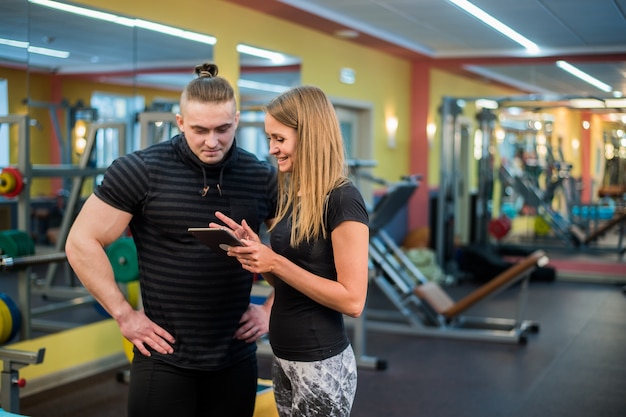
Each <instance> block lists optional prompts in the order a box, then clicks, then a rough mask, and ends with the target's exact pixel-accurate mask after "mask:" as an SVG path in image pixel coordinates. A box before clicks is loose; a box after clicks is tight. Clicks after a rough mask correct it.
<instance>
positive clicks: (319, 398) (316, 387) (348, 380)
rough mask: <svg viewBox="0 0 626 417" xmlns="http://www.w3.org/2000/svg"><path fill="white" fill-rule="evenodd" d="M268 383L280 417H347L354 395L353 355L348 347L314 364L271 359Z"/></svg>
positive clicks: (354, 364) (354, 370) (355, 381)
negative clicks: (271, 382) (271, 381)
mask: <svg viewBox="0 0 626 417" xmlns="http://www.w3.org/2000/svg"><path fill="white" fill-rule="evenodd" d="M272 380H273V385H274V397H275V399H276V406H277V408H278V414H279V415H280V417H312V416H320V417H321V416H324V417H348V416H349V415H350V410H351V408H352V402H353V401H354V395H355V394H356V383H357V370H356V359H355V357H354V351H353V350H352V346H348V347H347V348H346V349H345V350H344V351H343V352H341V353H339V354H338V355H335V356H333V357H332V358H328V359H324V360H321V361H314V362H294V361H288V360H284V359H280V358H277V357H274V363H273V365H272Z"/></svg>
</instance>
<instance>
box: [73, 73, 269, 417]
mask: <svg viewBox="0 0 626 417" xmlns="http://www.w3.org/2000/svg"><path fill="white" fill-rule="evenodd" d="M217 72H218V68H217V66H216V65H214V64H210V63H205V64H203V65H199V66H197V67H196V74H197V75H198V78H196V79H194V80H192V81H191V82H190V83H189V84H188V85H187V86H186V87H185V90H184V91H183V93H182V95H181V101H180V107H181V109H180V114H178V115H177V116H176V120H177V124H178V127H179V129H180V132H181V133H180V134H179V135H176V136H175V137H173V138H172V139H171V140H170V141H167V142H163V143H159V144H156V145H153V146H151V147H148V148H147V149H145V150H139V151H136V152H134V153H131V154H129V155H126V156H123V157H121V158H118V159H117V160H116V161H115V162H114V163H113V164H112V165H111V166H110V167H109V168H108V169H107V172H106V173H105V176H104V180H103V182H102V184H101V185H99V186H98V187H97V188H96V189H95V190H94V193H93V195H91V196H90V197H89V198H88V199H87V201H86V202H85V205H84V206H83V208H82V210H81V212H80V213H79V215H78V217H77V219H76V220H75V222H74V224H73V226H72V228H71V230H70V233H69V236H68V239H67V243H66V248H65V249H66V253H67V257H68V260H69V262H70V264H71V266H72V268H73V269H74V271H75V273H76V275H77V276H78V277H79V279H80V280H81V282H82V283H83V284H84V286H85V287H86V288H87V290H88V291H89V292H90V293H91V294H93V296H94V297H95V298H96V299H97V300H98V302H99V303H100V304H101V305H102V306H103V307H104V308H105V309H106V311H107V312H108V313H109V314H110V315H111V316H112V317H113V318H114V319H115V320H116V321H117V323H118V325H119V327H120V330H121V333H122V335H123V336H124V337H126V338H127V339H128V340H130V341H131V342H132V343H133V344H134V346H135V354H134V359H133V363H132V366H131V378H130V388H129V403H128V410H129V413H128V415H129V417H138V416H150V417H158V416H168V417H169V416H173V415H176V416H181V417H184V416H194V417H196V416H225V415H228V416H234V417H236V416H242V417H243V416H252V414H253V412H254V400H255V398H256V383H257V363H256V344H255V343H254V342H255V341H256V339H257V338H258V337H260V336H261V335H262V334H264V333H266V332H267V330H268V316H269V309H270V308H271V297H270V299H268V302H266V304H265V305H263V306H254V305H252V304H250V303H249V299H250V290H251V286H252V276H251V274H250V273H249V272H248V271H245V270H244V269H242V268H241V266H240V264H239V263H238V262H237V261H236V260H234V259H231V258H229V257H228V256H225V255H224V254H223V253H216V252H213V251H211V250H210V249H209V248H208V247H207V246H205V245H204V244H202V243H200V241H198V240H197V239H196V238H195V237H194V236H193V235H192V234H190V233H189V232H188V231H187V229H188V228H189V227H204V226H208V224H209V223H210V222H213V221H217V218H216V217H215V212H216V211H220V212H227V213H229V216H230V217H232V218H234V219H237V220H238V221H241V220H243V219H246V221H248V223H251V225H252V227H254V228H256V229H257V230H258V229H259V228H260V226H261V224H262V223H263V222H265V223H266V224H270V223H271V219H272V217H273V216H274V212H275V209H276V184H277V181H276V170H275V168H273V167H272V166H271V165H269V164H268V163H265V162H261V161H259V160H258V159H257V158H256V157H255V156H254V155H252V154H250V153H249V152H246V151H244V150H242V149H239V148H238V147H237V145H236V141H235V131H236V129H237V124H238V121H239V112H238V111H237V105H236V100H235V97H234V91H233V89H232V86H231V85H230V84H229V83H228V81H226V80H225V79H224V78H222V77H218V76H217ZM127 227H130V232H131V234H132V236H133V238H134V241H135V244H136V246H137V254H138V261H139V270H140V278H139V282H140V287H141V296H142V303H143V310H134V309H133V308H132V306H131V305H130V304H129V303H128V302H127V301H126V300H125V298H124V295H123V294H122V292H121V291H120V290H119V288H118V286H117V284H116V282H115V277H114V274H113V270H112V267H111V265H110V263H109V261H108V258H107V256H106V253H105V250H104V249H105V248H106V246H107V245H109V244H110V243H112V242H113V241H115V240H116V239H117V238H118V237H120V235H122V234H123V233H124V232H125V230H126V229H127ZM239 237H242V236H239Z"/></svg>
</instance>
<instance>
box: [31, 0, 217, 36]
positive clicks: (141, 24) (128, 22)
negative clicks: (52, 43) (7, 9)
mask: <svg viewBox="0 0 626 417" xmlns="http://www.w3.org/2000/svg"><path fill="white" fill-rule="evenodd" d="M28 1H29V2H31V3H34V4H38V5H40V6H44V7H49V8H51V9H56V10H61V11H64V12H68V13H73V14H77V15H80V16H86V17H90V18H93V19H98V20H104V21H105V22H111V23H115V24H118V25H122V26H128V27H138V28H142V29H147V30H152V31H154V32H159V33H163V34H165V35H170V36H175V37H178V38H183V39H188V40H192V41H195V42H200V43H206V44H209V45H215V43H216V42H217V39H215V37H213V36H208V35H203V34H201V33H196V32H190V31H187V30H182V29H178V28H174V27H171V26H166V25H161V24H159V23H154V22H149V21H147V20H141V19H130V18H128V17H123V16H118V15H115V14H112V13H106V12H99V11H97V10H91V9H87V8H84V7H78V6H72V5H69V4H65V3H59V2H57V1H51V0H28Z"/></svg>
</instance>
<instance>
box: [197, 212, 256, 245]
mask: <svg viewBox="0 0 626 417" xmlns="http://www.w3.org/2000/svg"><path fill="white" fill-rule="evenodd" d="M215 216H216V217H217V218H218V219H220V220H221V221H222V222H224V224H225V225H226V227H228V228H229V229H230V230H231V231H232V232H233V233H234V234H235V236H237V238H238V239H239V240H243V239H245V240H251V241H255V242H258V243H261V239H260V238H259V236H258V235H257V234H256V233H254V230H252V229H251V228H250V226H248V223H247V222H246V221H245V220H243V221H242V222H241V224H239V223H237V222H236V221H234V220H233V219H231V218H230V217H228V216H227V215H225V214H224V213H222V212H220V211H216V212H215ZM209 227H224V226H223V225H221V224H217V223H213V222H211V223H209Z"/></svg>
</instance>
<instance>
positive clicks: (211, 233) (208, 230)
mask: <svg viewBox="0 0 626 417" xmlns="http://www.w3.org/2000/svg"><path fill="white" fill-rule="evenodd" d="M187 230H188V231H189V232H190V233H191V234H193V235H194V236H195V237H196V238H197V239H198V240H200V241H201V242H202V243H204V244H205V245H207V246H208V247H210V248H211V249H212V250H213V252H216V253H221V252H222V251H227V250H228V248H229V247H231V246H243V243H241V241H240V240H239V239H238V238H237V236H235V234H234V233H233V232H231V231H230V230H228V229H226V228H213V227H190V228H189V229H187Z"/></svg>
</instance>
